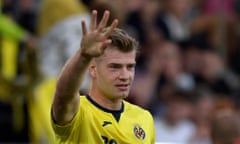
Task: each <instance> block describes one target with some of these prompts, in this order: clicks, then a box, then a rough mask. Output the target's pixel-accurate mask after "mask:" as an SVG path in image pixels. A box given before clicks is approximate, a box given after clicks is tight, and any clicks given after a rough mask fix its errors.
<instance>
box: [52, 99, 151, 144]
mask: <svg viewBox="0 0 240 144" xmlns="http://www.w3.org/2000/svg"><path fill="white" fill-rule="evenodd" d="M52 126H53V129H54V131H55V134H56V139H57V143H60V144H154V143H155V129H154V123H153V118H152V115H151V114H150V113H149V112H148V111H147V110H144V109H142V108H140V107H139V106H136V105H133V104H130V103H128V102H126V101H124V100H123V104H122V108H121V110H118V111H113V110H108V109H106V108H104V107H102V106H100V105H99V104H97V103H96V102H95V101H93V100H92V99H91V98H90V97H89V96H80V105H79V110H78V112H77V113H76V115H75V116H74V118H73V120H72V121H71V122H69V123H68V124H66V125H64V126H60V125H57V124H55V123H54V121H53V120H52Z"/></svg>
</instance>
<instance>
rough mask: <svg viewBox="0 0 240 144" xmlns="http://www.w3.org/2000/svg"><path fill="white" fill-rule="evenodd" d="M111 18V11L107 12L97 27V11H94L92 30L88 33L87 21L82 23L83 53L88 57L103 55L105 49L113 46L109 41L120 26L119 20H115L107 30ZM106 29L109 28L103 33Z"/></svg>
mask: <svg viewBox="0 0 240 144" xmlns="http://www.w3.org/2000/svg"><path fill="white" fill-rule="evenodd" d="M109 16H110V12H109V11H105V12H104V15H103V17H102V19H101V21H100V23H99V24H98V25H97V11H96V10H93V12H92V17H91V24H90V30H89V31H87V28H86V24H85V21H82V32H83V37H82V41H81V53H82V54H83V55H84V56H87V57H90V58H92V57H98V56H100V55H102V54H103V52H104V49H105V48H106V47H107V46H108V45H109V44H111V40H110V39H108V37H109V35H110V34H111V33H112V32H113V30H114V28H116V27H117V25H118V20H117V19H115V20H114V21H113V22H112V24H111V26H110V27H109V28H107V22H108V19H109ZM104 28H107V29H106V30H105V31H103V29H104Z"/></svg>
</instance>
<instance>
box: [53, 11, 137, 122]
mask: <svg viewBox="0 0 240 144" xmlns="http://www.w3.org/2000/svg"><path fill="white" fill-rule="evenodd" d="M109 15H110V12H109V11H105V13H104V15H103V17H102V19H101V21H100V23H99V24H98V25H97V11H96V10H93V12H92V17H91V23H90V30H89V31H87V28H86V25H85V22H84V21H82V31H83V37H82V40H81V48H80V49H79V50H78V52H76V54H75V55H74V56H73V57H72V58H70V59H69V60H68V62H67V63H66V64H65V66H64V67H63V69H62V72H61V74H60V76H59V79H58V81H57V86H56V92H55V96H54V100H53V104H52V115H53V119H54V120H55V122H56V123H57V124H59V125H64V124H66V123H68V122H70V121H71V120H72V119H73V117H74V115H75V114H76V112H77V110H78V107H79V98H80V97H79V87H80V86H81V84H82V81H83V76H84V74H85V72H86V71H87V69H88V70H89V73H90V76H91V78H92V87H91V90H90V93H89V94H90V96H91V98H92V99H93V100H94V101H96V102H97V103H98V104H100V105H101V106H103V107H105V108H107V109H110V110H118V109H120V108H121V104H122V99H123V98H125V97H127V95H128V93H129V91H130V86H131V83H132V80H133V77H134V66H135V56H136V52H135V51H132V52H128V53H123V52H120V51H119V50H117V49H115V48H113V47H112V45H111V40H109V39H108V38H107V37H108V36H109V35H110V34H111V33H112V31H113V30H114V29H115V28H116V27H117V25H118V20H117V19H115V20H114V21H113V22H112V24H111V25H110V26H109V28H108V29H107V31H105V32H102V29H103V28H105V27H107V26H106V25H107V22H108V19H109Z"/></svg>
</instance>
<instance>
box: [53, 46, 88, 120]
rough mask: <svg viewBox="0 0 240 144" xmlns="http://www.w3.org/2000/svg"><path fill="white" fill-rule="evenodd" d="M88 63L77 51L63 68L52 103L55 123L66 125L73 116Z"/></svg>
mask: <svg viewBox="0 0 240 144" xmlns="http://www.w3.org/2000/svg"><path fill="white" fill-rule="evenodd" d="M89 63H90V59H88V58H85V57H83V56H81V53H80V51H78V52H77V53H76V54H75V55H74V56H73V57H72V58H71V59H69V61H68V62H67V63H66V64H65V66H64V67H63V69H62V72H61V73H60V76H59V79H58V81H57V86H56V92H55V97H54V103H53V114H54V119H55V120H56V122H57V123H59V124H61V123H66V122H68V121H70V120H71V119H72V118H73V116H74V115H75V113H76V111H77V109H78V105H79V94H78V92H79V88H80V86H81V83H82V81H83V77H84V74H85V72H86V70H87V67H88V65H89Z"/></svg>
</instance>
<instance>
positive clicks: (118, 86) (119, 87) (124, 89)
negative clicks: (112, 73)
mask: <svg viewBox="0 0 240 144" xmlns="http://www.w3.org/2000/svg"><path fill="white" fill-rule="evenodd" d="M116 87H117V88H118V89H119V90H120V91H126V90H128V88H129V84H118V85H116Z"/></svg>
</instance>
